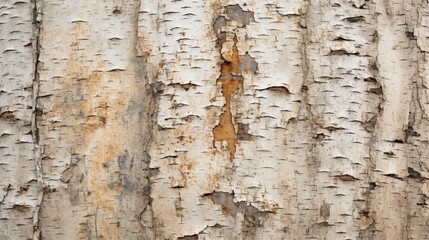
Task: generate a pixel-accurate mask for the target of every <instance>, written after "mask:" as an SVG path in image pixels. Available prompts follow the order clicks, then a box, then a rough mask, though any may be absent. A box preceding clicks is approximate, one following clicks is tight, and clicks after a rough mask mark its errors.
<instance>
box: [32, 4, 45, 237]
mask: <svg viewBox="0 0 429 240" xmlns="http://www.w3.org/2000/svg"><path fill="white" fill-rule="evenodd" d="M38 3H39V1H38V0H32V4H33V39H32V46H33V106H32V116H31V135H32V138H33V143H34V163H35V170H36V180H37V189H38V195H37V204H36V207H35V209H34V214H33V239H34V240H38V239H41V238H42V237H41V236H42V233H41V231H40V228H39V213H40V206H41V205H42V201H43V194H44V189H43V186H44V184H43V172H42V158H41V150H40V145H39V132H38V131H39V130H38V127H37V100H38V96H39V73H38V67H39V55H40V42H39V37H40V28H41V26H40V25H41V23H42V19H41V16H42V14H41V11H40V9H39V5H38Z"/></svg>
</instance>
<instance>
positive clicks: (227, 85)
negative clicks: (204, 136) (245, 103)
mask: <svg viewBox="0 0 429 240" xmlns="http://www.w3.org/2000/svg"><path fill="white" fill-rule="evenodd" d="M237 41H238V40H237V35H234V45H233V47H232V51H230V53H228V54H229V56H228V57H227V59H230V60H224V62H223V63H222V65H221V74H220V76H219V78H218V79H217V81H220V82H221V83H222V95H223V96H224V97H225V105H224V111H223V112H222V114H221V115H220V120H219V124H218V125H217V126H216V127H215V128H213V136H214V141H226V142H227V144H228V146H227V149H228V152H229V155H230V158H231V159H233V157H234V154H235V151H236V146H235V142H236V138H237V134H236V132H235V127H234V122H233V120H232V113H231V98H232V96H233V94H234V93H236V92H237V91H238V89H239V88H240V86H241V85H242V84H243V78H242V77H240V76H236V75H235V74H236V73H237V68H238V66H239V65H240V58H239V56H238V49H237Z"/></svg>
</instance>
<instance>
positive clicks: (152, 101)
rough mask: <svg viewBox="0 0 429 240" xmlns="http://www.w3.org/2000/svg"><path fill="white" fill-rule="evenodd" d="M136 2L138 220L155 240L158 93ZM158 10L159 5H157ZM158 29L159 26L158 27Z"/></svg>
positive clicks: (144, 231)
mask: <svg viewBox="0 0 429 240" xmlns="http://www.w3.org/2000/svg"><path fill="white" fill-rule="evenodd" d="M135 1H136V2H137V4H136V11H135V25H134V29H135V38H134V39H135V43H134V46H135V48H134V50H135V52H134V57H135V60H136V61H135V66H136V75H137V78H139V80H140V81H141V84H142V88H143V93H142V108H141V115H140V116H141V118H142V122H143V123H144V124H145V126H144V127H143V128H142V129H143V132H142V133H141V134H142V135H143V139H142V140H143V142H142V151H143V159H142V161H145V162H146V168H145V169H143V171H146V175H145V178H146V180H147V184H146V186H144V191H143V192H144V195H145V196H147V205H146V206H144V208H143V209H142V210H141V212H140V213H139V216H138V219H139V223H140V226H141V228H142V232H143V237H144V238H146V239H155V238H156V237H155V235H156V234H155V233H156V221H155V216H154V212H153V210H152V197H151V194H152V180H151V176H150V162H151V157H150V155H149V150H150V144H151V142H152V139H153V134H154V131H155V128H154V126H157V106H158V104H157V99H158V95H157V94H158V92H157V90H156V88H155V86H153V85H151V84H150V82H149V77H148V71H147V68H148V64H147V60H148V59H147V57H148V56H146V55H144V54H143V55H141V54H140V53H143V52H144V51H143V46H141V45H140V42H139V41H138V37H139V26H138V21H139V17H140V7H141V4H142V3H141V1H140V0H135ZM158 9H159V4H158ZM158 27H159V26H158ZM145 127H146V128H145ZM147 214H148V215H149V216H150V220H149V221H150V226H146V225H145V224H144V221H145V219H144V218H145V216H146V215H147Z"/></svg>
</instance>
